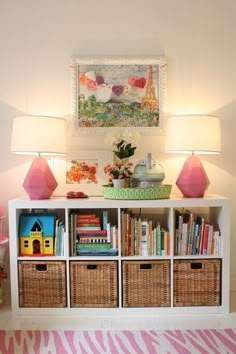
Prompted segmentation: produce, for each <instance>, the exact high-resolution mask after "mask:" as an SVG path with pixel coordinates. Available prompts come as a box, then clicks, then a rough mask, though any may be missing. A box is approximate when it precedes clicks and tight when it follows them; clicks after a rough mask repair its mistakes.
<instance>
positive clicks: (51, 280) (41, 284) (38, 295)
mask: <svg viewBox="0 0 236 354" xmlns="http://www.w3.org/2000/svg"><path fill="white" fill-rule="evenodd" d="M18 272H19V305H20V307H66V304H67V300H66V265H65V262H63V261H60V262H54V261H46V262H45V261H19V263H18Z"/></svg>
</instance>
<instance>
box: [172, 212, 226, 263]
mask: <svg viewBox="0 0 236 354" xmlns="http://www.w3.org/2000/svg"><path fill="white" fill-rule="evenodd" d="M174 254H175V255H176V256H182V255H221V254H222V237H221V233H220V231H219V229H216V228H215V227H214V226H213V225H212V224H210V223H209V222H207V221H206V220H205V218H204V217H202V216H199V215H196V216H195V215H194V214H193V213H192V212H191V211H189V210H184V211H183V212H180V211H179V210H176V211H175V241H174Z"/></svg>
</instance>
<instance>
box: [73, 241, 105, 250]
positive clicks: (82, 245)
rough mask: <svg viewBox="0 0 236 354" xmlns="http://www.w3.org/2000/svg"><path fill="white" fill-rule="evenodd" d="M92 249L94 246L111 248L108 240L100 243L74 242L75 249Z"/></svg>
mask: <svg viewBox="0 0 236 354" xmlns="http://www.w3.org/2000/svg"><path fill="white" fill-rule="evenodd" d="M82 248H83V249H85V248H86V249H89V248H91V249H94V248H111V244H110V242H102V243H99V242H95V243H90V242H89V243H80V242H78V243H77V244H76V250H78V249H82Z"/></svg>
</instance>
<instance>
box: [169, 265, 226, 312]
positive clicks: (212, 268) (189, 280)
mask: <svg viewBox="0 0 236 354" xmlns="http://www.w3.org/2000/svg"><path fill="white" fill-rule="evenodd" d="M220 304H221V260H220V259H197V260H196V259H194V260H175V261H174V306H219V305H220Z"/></svg>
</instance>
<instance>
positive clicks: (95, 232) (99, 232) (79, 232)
mask: <svg viewBox="0 0 236 354" xmlns="http://www.w3.org/2000/svg"><path fill="white" fill-rule="evenodd" d="M106 234H107V230H77V235H94V236H99V235H101V236H104V235H106Z"/></svg>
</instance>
